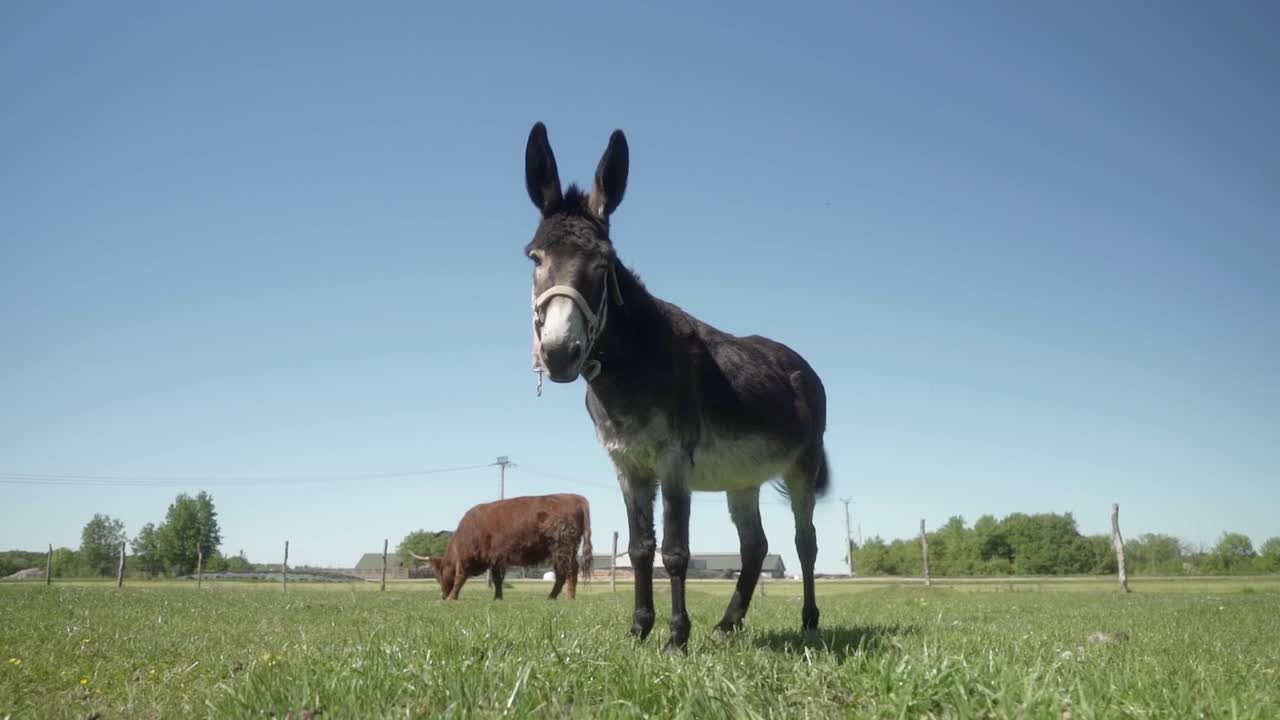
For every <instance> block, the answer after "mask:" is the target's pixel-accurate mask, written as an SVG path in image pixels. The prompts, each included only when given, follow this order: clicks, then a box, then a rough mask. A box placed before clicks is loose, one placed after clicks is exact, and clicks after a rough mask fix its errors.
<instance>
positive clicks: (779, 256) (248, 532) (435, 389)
mask: <svg viewBox="0 0 1280 720" xmlns="http://www.w3.org/2000/svg"><path fill="white" fill-rule="evenodd" d="M1037 5H1040V7H1034V8H1033V7H1031V6H1030V5H1028V4H1023V3H1012V2H993V3H979V4H966V5H965V6H964V7H961V6H959V5H954V4H947V3H935V4H932V5H931V6H929V7H925V6H921V5H919V4H916V5H913V6H912V7H911V8H906V7H903V6H902V5H901V4H880V5H879V6H873V5H870V4H865V3H858V4H856V6H855V7H850V6H849V4H848V3H831V4H827V5H822V6H816V5H809V6H805V7H803V8H802V7H795V6H785V7H784V6H782V5H779V4H777V3H771V4H761V6H760V7H757V8H746V7H744V6H742V5H741V4H733V5H732V6H730V5H721V6H719V7H711V6H709V5H704V4H697V6H690V5H687V4H686V5H684V6H680V7H678V8H669V9H665V10H658V9H649V8H646V7H641V6H639V5H616V4H594V5H593V4H590V3H585V4H584V3H573V4H553V3H538V4H537V5H527V4H526V5H519V4H518V5H514V6H504V7H502V8H498V7H497V6H490V7H481V6H479V5H473V4H466V3H463V4H459V3H452V4H443V5H442V4H435V3H429V4H428V3H388V4H382V5H379V6H378V7H377V8H376V10H375V9H373V8H370V7H367V6H361V7H360V8H355V7H353V6H351V5H350V4H345V3H343V4H337V3H334V4H329V3H310V2H308V3H270V4H268V5H258V4H236V3H233V4H212V3H204V4H201V5H199V6H196V5H194V4H189V3H181V4H177V5H175V4H172V3H140V4H139V3H133V4H130V5H129V7H128V8H123V7H121V6H119V5H108V4H101V3H79V4H69V3H38V4H34V5H33V4H6V5H4V6H2V7H0V98H3V100H2V101H0V473H9V474H15V473H35V474H47V475H54V476H60V477H66V476H112V477H119V478H127V479H129V480H131V481H137V480H139V479H142V480H146V479H153V480H157V479H158V480H166V479H174V478H178V479H182V480H181V481H179V482H172V483H169V484H161V483H152V484H146V483H138V482H133V484H123V485H122V484H120V483H118V482H115V481H97V484H84V485H65V484H64V485H55V484H15V483H12V482H8V483H6V484H2V485H0V493H2V496H0V497H3V501H2V502H0V547H3V548H41V547H43V546H44V545H45V543H48V542H52V543H54V544H55V545H71V546H74V545H77V544H78V543H79V532H80V528H81V527H82V526H83V524H84V523H85V522H86V521H87V520H88V519H89V517H90V516H91V515H92V514H93V513H94V512H106V513H109V514H111V515H114V516H117V517H120V518H122V519H124V520H125V521H126V524H127V529H128V531H129V532H130V534H132V533H133V532H136V530H137V529H138V528H139V527H140V526H141V525H142V524H143V523H144V522H147V521H159V520H160V519H161V518H162V517H163V514H164V511H165V508H166V506H167V504H168V503H169V502H170V501H171V500H172V498H173V496H174V495H175V494H176V493H178V492H180V491H189V492H195V491H198V490H200V489H208V490H209V491H210V492H212V494H213V496H214V499H215V502H216V505H217V508H218V510H219V512H220V515H221V520H222V528H223V534H224V537H225V546H224V549H225V550H226V551H227V552H229V553H235V552H236V551H238V550H240V549H242V548H243V549H244V550H246V551H247V552H248V554H249V556H250V557H251V558H252V559H254V560H259V561H273V560H276V559H277V558H278V556H279V551H280V546H281V545H282V544H283V542H284V540H286V539H288V540H291V541H292V554H291V560H292V561H293V562H295V563H298V564H302V563H312V564H325V565H350V564H351V563H353V562H354V561H355V559H356V558H357V557H358V556H359V554H360V553H362V552H366V551H372V550H375V549H378V548H379V547H380V543H381V541H382V538H384V537H390V538H391V540H392V543H393V544H394V543H395V542H396V541H397V540H398V539H399V538H401V537H402V536H403V535H404V534H405V533H406V532H408V531H410V530H413V529H415V528H431V529H438V528H452V527H453V526H454V524H455V523H456V521H457V519H458V517H459V516H460V515H461V513H462V512H463V511H464V510H465V509H466V508H468V507H469V506H471V505H472V504H474V503H477V502H482V501H486V500H489V499H492V498H494V497H496V494H497V470H496V468H484V469H479V470H472V471H467V472H460V473H454V474H443V475H433V476H416V477H400V478H381V479H377V478H367V477H364V476H366V475H369V474H376V473H389V472H399V471H411V470H420V469H429V468H442V467H452V466H466V465H474V464H479V463H485V462H491V461H492V459H493V458H494V456H496V455H500V454H506V455H510V456H511V457H512V459H513V460H515V461H516V462H517V463H519V464H520V466H521V467H520V468H516V469H513V470H511V471H510V473H509V474H508V485H507V488H508V493H509V494H524V493H545V492H554V491H578V492H582V493H584V494H585V495H587V497H588V498H590V499H591V501H592V510H593V519H594V525H595V544H596V547H597V551H598V552H599V551H602V550H604V549H605V548H607V547H608V544H609V537H610V532H611V531H612V530H614V529H621V530H624V533H623V544H624V546H625V542H626V540H625V538H626V534H625V522H624V513H623V508H622V502H621V500H620V497H619V494H618V491H617V490H616V486H615V485H614V481H613V475H612V472H611V469H610V465H609V463H608V460H607V457H606V455H605V453H604V451H603V450H602V449H601V448H600V446H599V445H598V444H597V441H596V438H595V434H594V431H593V429H592V427H591V423H590V420H589V419H588V417H587V415H586V413H585V411H584V409H583V393H584V387H583V386H582V385H581V384H580V383H579V384H577V385H574V386H559V385H550V384H549V385H548V387H547V388H546V391H545V392H544V394H543V397H541V398H537V397H535V395H534V375H533V374H532V373H531V372H530V371H529V327H528V322H529V308H528V303H529V282H530V265H529V263H528V261H527V260H526V259H525V258H524V257H522V255H521V252H520V251H521V248H522V246H523V245H524V243H525V242H527V241H528V239H529V238H530V237H531V234H532V232H533V229H534V226H535V222H536V220H537V214H536V211H535V210H534V208H533V207H532V206H531V205H530V203H529V200H528V198H527V196H526V194H525V190H524V187H523V154H524V143H525V138H526V136H527V133H528V130H529V127H530V126H531V125H532V123H533V122H534V121H537V120H542V121H544V122H546V123H547V125H548V127H549V130H550V136H551V141H552V143H553V146H554V148H555V150H556V153H557V157H558V158H559V163H560V169H561V176H562V179H564V180H565V181H566V182H568V181H569V180H570V179H577V180H579V181H583V182H585V181H588V180H589V179H590V174H591V172H592V171H593V170H594V167H595V163H596V161H597V160H598V158H599V155H600V153H601V152H602V151H603V149H604V146H605V143H606V140H607V138H608V135H609V132H610V131H612V130H613V129H614V128H623V129H624V130H625V131H626V132H627V137H628V139H629V141H630V145H631V158H632V163H631V178H630V184H629V186H628V191H627V196H626V200H625V202H624V203H623V204H622V207H621V208H620V210H619V211H618V213H617V214H616V215H615V217H614V227H613V233H614V236H615V242H616V245H617V248H618V250H619V252H620V254H621V256H622V257H623V259H624V260H625V261H626V262H627V263H628V264H629V265H630V266H631V267H632V268H633V269H635V270H637V271H638V272H639V273H640V274H641V275H642V276H643V277H644V279H645V281H646V282H647V283H648V285H649V288H650V290H652V291H653V292H654V293H655V294H657V295H659V296H661V297H663V298H666V299H669V300H671V301H674V302H676V303H678V304H680V305H681V306H683V307H684V308H686V309H687V310H689V311H691V312H693V313H695V314H696V315H698V316H699V317H701V318H703V319H704V320H706V321H708V322H711V323H712V324H715V325H717V326H719V327H721V328H723V329H725V330H728V331H730V332H735V333H740V334H751V333H759V334H764V335H769V336H773V337H775V338H777V339H779V340H782V341H783V342H786V343H787V344H789V345H791V346H792V347H794V348H796V349H797V350H799V351H800V352H801V353H803V354H804V355H805V356H806V357H807V358H808V359H809V360H810V362H811V363H812V364H813V366H814V367H815V368H816V369H817V370H818V372H819V373H820V374H821V375H822V377H823V379H824V381H825V383H826V387H827V391H828V394H829V404H830V427H829V430H828V436H827V438H828V440H827V442H828V446H829V448H830V455H831V462H832V466H833V471H834V488H833V492H832V493H831V496H830V499H829V500H828V501H827V502H825V503H824V504H823V505H821V506H820V508H819V510H818V514H817V523H818V529H819V545H820V550H819V557H818V562H819V569H820V570H827V571H830V570H838V569H839V568H840V567H841V558H842V552H841V548H840V541H841V536H842V534H843V509H842V506H841V504H840V503H839V502H838V501H837V498H839V497H841V496H850V497H853V498H854V499H855V500H856V504H855V505H854V506H853V511H854V518H855V519H854V522H855V523H856V524H860V525H861V527H862V532H863V534H864V535H865V536H870V535H872V534H880V535H883V536H885V537H902V536H908V535H910V534H912V533H913V532H914V530H915V528H916V526H917V524H918V522H919V519H920V518H921V517H924V518H927V519H928V521H929V523H930V524H931V525H933V526H937V525H939V524H941V523H942V522H944V521H945V520H946V519H947V517H949V516H951V515H963V516H964V517H965V518H966V520H968V521H969V522H972V521H973V520H974V519H976V517H977V516H978V515H980V514H982V513H988V512H989V513H995V514H997V515H1004V514H1006V513H1009V512H1013V511H1025V512H1036V511H1058V512H1062V511H1071V512H1073V513H1075V515H1076V517H1077V518H1078V520H1079V523H1080V527H1081V529H1082V530H1083V531H1086V532H1100V531H1102V530H1103V529H1104V528H1105V527H1106V523H1107V517H1108V513H1109V510H1110V504H1111V503H1112V502H1113V501H1118V502H1120V503H1121V504H1122V507H1123V513H1124V515H1123V520H1124V526H1125V528H1126V531H1127V533H1128V534H1129V535H1136V534H1138V533H1142V532H1148V531H1161V532H1169V533H1173V534H1176V535H1178V536H1180V537H1182V538H1184V539H1186V540H1188V541H1191V542H1204V543H1210V542H1212V541H1214V540H1215V539H1216V537H1217V536H1218V534H1219V533H1220V532H1222V531H1223V530H1236V531H1241V532H1245V533H1248V534H1249V535H1251V536H1252V537H1253V539H1254V542H1255V543H1260V542H1261V541H1262V539H1264V538H1265V537H1268V536H1271V535H1278V534H1280V520H1277V517H1280V515H1277V513H1276V508H1277V507H1280V282H1278V280H1277V278H1278V277H1280V139H1278V136H1277V132H1276V128H1280V92H1278V91H1277V88H1280V77H1278V75H1280V46H1278V45H1277V44H1276V41H1275V39H1276V37H1277V35H1278V34H1280V10H1277V6H1276V5H1275V4H1273V3H1265V2H1257V3H1247V2H1240V3H1229V4H1225V5H1223V4H1216V5H1209V4H1205V3H1189V2H1170V3H1165V2H1160V3H1154V2H1153V3H1126V4H1124V6H1123V7H1118V6H1116V5H1115V4H1114V3H1100V2H1089V3H1072V4H1070V5H1069V6H1065V5H1064V6H1062V7H1044V5H1045V4H1043V3H1039V4H1037ZM11 478H12V476H11ZM253 478H262V480H260V481H256V482H253V481H249V480H251V479H253ZM279 478H290V479H295V480H299V482H280V481H279ZM317 478H319V479H320V480H319V481H313V482H308V481H307V480H316V479H317ZM228 481H244V482H240V483H239V484H236V483H235V482H230V483H229V482H228ZM166 482H167V481H166ZM769 498H770V500H769V502H768V504H767V506H766V510H765V526H766V530H767V531H768V533H769V537H770V543H771V548H772V550H773V551H777V552H781V553H782V554H783V556H784V559H785V560H786V561H787V563H788V565H789V566H790V567H792V568H795V567H797V565H796V562H795V557H796V556H795V550H794V545H793V542H792V532H793V531H792V524H791V518H790V513H789V511H788V510H786V509H785V507H783V506H781V505H780V504H778V501H777V499H776V498H775V497H774V496H773V495H772V493H770V494H769ZM691 537H692V544H693V549H694V551H695V553H696V552H698V551H703V552H708V551H721V550H735V549H736V545H737V538H736V535H735V533H734V531H733V529H732V526H731V524H730V523H729V521H728V514H727V512H726V511H725V509H724V502H723V497H722V496H720V495H705V496H700V497H699V501H698V502H697V503H696V504H695V505H694V513H693V527H692V534H691Z"/></svg>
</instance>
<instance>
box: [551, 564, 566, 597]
mask: <svg viewBox="0 0 1280 720" xmlns="http://www.w3.org/2000/svg"><path fill="white" fill-rule="evenodd" d="M551 572H553V573H555V575H556V581H555V583H554V584H553V585H552V586H551V594H550V595H548V596H547V599H549V600H555V599H556V598H558V597H560V589H561V588H563V587H564V568H562V567H561V566H560V561H559V560H556V559H554V558H553V559H552V561H551Z"/></svg>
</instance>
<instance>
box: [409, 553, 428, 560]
mask: <svg viewBox="0 0 1280 720" xmlns="http://www.w3.org/2000/svg"><path fill="white" fill-rule="evenodd" d="M409 554H410V555H412V556H413V558H414V559H415V560H426V561H427V562H431V556H430V555H419V554H418V553H416V552H414V551H412V550H410V551H409Z"/></svg>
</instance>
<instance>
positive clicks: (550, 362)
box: [542, 339, 585, 383]
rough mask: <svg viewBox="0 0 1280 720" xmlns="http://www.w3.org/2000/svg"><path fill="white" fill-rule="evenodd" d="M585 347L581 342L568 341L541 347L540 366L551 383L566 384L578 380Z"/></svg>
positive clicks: (575, 340)
mask: <svg viewBox="0 0 1280 720" xmlns="http://www.w3.org/2000/svg"><path fill="white" fill-rule="evenodd" d="M584 349H585V346H584V345H583V343H582V341H581V340H577V339H568V340H566V341H565V342H562V343H555V344H546V343H544V344H543V346H542V365H543V367H544V368H546V370H547V376H548V377H550V378H551V381H552V382H558V383H568V382H573V381H574V380H577V379H578V374H579V373H580V372H581V371H582V355H583V352H584Z"/></svg>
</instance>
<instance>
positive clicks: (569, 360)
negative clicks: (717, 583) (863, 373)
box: [525, 122, 829, 652]
mask: <svg viewBox="0 0 1280 720" xmlns="http://www.w3.org/2000/svg"><path fill="white" fill-rule="evenodd" d="M628 165H629V151H628V149H627V139H626V136H625V135H623V133H622V131H621V130H615V131H614V132H613V134H612V135H611V136H610V138H609V145H608V147H607V148H606V149H605V151H604V156H603V157H601V159H600V164H599V166H598V167H597V168H596V175H595V181H594V184H593V185H592V188H591V191H590V192H589V193H586V192H583V191H582V190H580V189H579V188H578V187H576V186H575V185H572V184H571V185H569V187H568V188H566V189H565V190H564V191H563V192H561V186H560V176H559V173H558V171H557V169H556V160H555V155H554V154H553V153H552V151H551V144H550V142H549V141H548V140H547V129H546V127H545V126H544V125H543V124H542V123H541V122H539V123H536V124H534V126H533V129H532V130H531V131H530V132H529V139H528V143H527V145H526V147H525V185H526V189H527V190H528V192H529V198H530V199H531V200H532V201H533V204H534V206H535V207H537V208H538V210H539V211H540V212H541V214H542V217H541V220H540V221H539V223H538V227H537V230H536V231H535V233H534V236H533V240H532V241H531V242H530V243H529V244H528V245H527V246H526V247H525V254H526V255H527V256H528V257H529V258H530V259H531V260H532V261H533V264H534V269H533V356H534V357H533V361H534V370H535V371H537V372H538V373H539V376H538V377H539V380H538V383H539V385H538V387H539V392H541V382H542V373H544V372H545V373H546V375H547V376H548V377H549V378H550V379H551V380H552V381H553V382H556V383H571V382H573V381H575V380H576V379H577V378H578V377H583V378H584V379H586V381H587V397H586V404H587V412H588V413H589V414H590V416H591V420H592V422H593V423H594V424H595V428H596V434H597V436H598V437H599V440H600V442H601V444H603V445H604V447H605V449H606V450H607V452H608V454H609V457H610V459H611V460H612V462H613V465H614V468H615V469H616V472H617V476H618V484H619V485H620V486H621V489H622V497H623V501H624V502H625V504H626V510H627V522H628V525H629V526H630V527H629V530H630V540H629V544H628V551H629V553H630V555H631V565H632V568H633V571H634V574H635V607H634V613H633V621H632V625H631V633H632V635H634V636H635V637H636V638H637V639H639V640H641V641H643V640H644V639H645V638H646V637H648V635H649V632H650V631H651V630H652V629H653V624H654V620H655V615H654V609H653V561H654V550H655V549H656V543H655V539H654V499H655V497H656V495H657V493H658V492H659V491H661V493H662V508H663V511H662V526H663V527H662V564H663V565H664V566H665V567H666V569H667V573H668V575H669V576H670V578H671V621H670V629H671V635H670V638H669V640H668V642H667V645H666V648H665V649H666V650H667V651H668V652H672V651H676V652H683V651H685V650H686V649H687V646H688V642H689V629H690V622H689V614H688V612H687V611H686V609H685V573H686V570H687V569H688V566H689V503H690V493H691V492H692V491H723V492H724V493H725V494H726V495H727V498H728V504H729V514H730V516H731V517H732V518H733V523H734V525H735V526H736V527H737V530H738V542H739V545H740V551H741V555H742V572H741V573H740V574H739V576H738V583H737V586H736V587H735V589H734V593H733V597H732V598H731V599H730V601H729V606H728V608H727V609H726V610H725V613H724V617H723V618H722V619H721V620H720V622H719V624H717V625H716V630H717V631H718V632H719V634H721V635H730V634H732V633H734V632H735V631H737V630H739V629H741V627H742V621H743V618H744V617H745V616H746V613H747V608H748V606H749V605H750V603H751V595H752V593H753V592H754V591H755V586H756V582H757V580H758V579H759V577H760V569H761V566H762V565H763V563H764V557H765V554H766V553H767V552H768V550H769V543H768V540H767V539H766V537H765V534H764V528H763V527H762V526H761V523H760V486H761V485H763V484H764V483H766V482H768V481H770V480H773V481H775V482H776V483H777V486H778V488H779V489H780V490H781V491H782V493H783V495H785V496H786V497H787V498H789V500H790V503H791V512H792V514H793V515H794V516H795V526H796V536H795V542H796V551H797V553H798V554H799V556H800V567H801V569H802V571H803V574H804V606H803V609H802V611H801V621H802V624H803V628H804V629H805V630H815V629H817V627H818V605H817V602H816V600H815V598H814V586H813V563H814V559H815V557H816V556H817V554H818V544H817V538H816V536H815V533H814V529H813V508H814V503H815V502H816V500H817V499H818V498H820V497H822V496H823V495H824V494H825V492H826V489H827V486H828V483H829V475H828V470H827V456H826V451H825V450H824V448H823V433H824V432H825V431H826V424H827V407H826V404H827V400H826V391H825V389H824V388H823V386H822V381H821V380H820V379H819V378H818V374H817V373H816V372H814V370H813V368H812V367H810V366H809V364H808V363H807V362H806V361H805V360H804V358H802V357H800V355H799V354H797V353H796V352H795V351H793V350H791V349H790V348H788V347H787V346H785V345H782V344H781V343H778V342H774V341H773V340H770V339H768V338H764V337H760V336H756V335H752V336H749V337H738V336H734V335H730V334H728V333H725V332H722V331H720V330H718V329H716V328H714V327H712V326H710V325H708V324H706V323H704V322H702V321H700V320H698V319H697V318H695V317H693V316H692V315H690V314H688V313H686V312H685V311H684V310H681V309H680V308H679V307H677V306H675V305H673V304H671V303H669V302H666V301H663V300H660V299H658V298H656V297H654V296H653V295H651V294H649V292H648V291H647V290H646V289H645V287H644V285H643V284H641V282H640V279H639V278H638V277H637V276H636V275H635V274H634V273H632V272H631V271H630V270H628V269H627V267H626V266H625V265H623V264H622V262H621V261H620V260H619V259H618V256H617V254H616V253H615V251H614V246H613V241H612V240H611V238H610V236H609V219H610V217H611V216H612V215H613V212H614V211H615V210H617V209H618V205H619V203H621V202H622V196H623V193H624V192H625V190H626V187H627V170H628Z"/></svg>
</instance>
